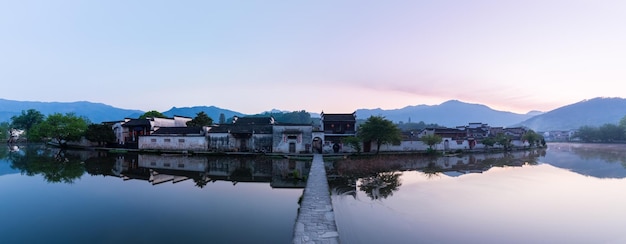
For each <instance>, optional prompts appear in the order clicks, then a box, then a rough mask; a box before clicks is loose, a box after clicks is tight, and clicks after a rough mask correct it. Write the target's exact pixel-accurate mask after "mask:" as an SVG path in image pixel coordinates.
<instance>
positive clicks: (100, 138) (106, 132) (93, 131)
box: [85, 124, 115, 145]
mask: <svg viewBox="0 0 626 244" xmlns="http://www.w3.org/2000/svg"><path fill="white" fill-rule="evenodd" d="M85 138H86V139H87V140H90V141H92V142H97V143H98V145H103V144H106V143H112V142H115V133H113V129H111V126H108V125H104V124H90V125H89V126H87V130H86V131H85Z"/></svg>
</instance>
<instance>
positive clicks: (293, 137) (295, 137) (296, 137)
mask: <svg viewBox="0 0 626 244" xmlns="http://www.w3.org/2000/svg"><path fill="white" fill-rule="evenodd" d="M287 139H289V140H295V139H298V136H287Z"/></svg>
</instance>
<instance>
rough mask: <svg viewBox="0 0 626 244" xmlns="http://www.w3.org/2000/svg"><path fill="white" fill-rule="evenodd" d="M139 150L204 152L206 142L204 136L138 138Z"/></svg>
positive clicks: (206, 146) (206, 145)
mask: <svg viewBox="0 0 626 244" xmlns="http://www.w3.org/2000/svg"><path fill="white" fill-rule="evenodd" d="M138 146H139V149H156V150H181V151H182V150H193V151H206V150H207V149H208V141H207V140H206V138H205V137H204V136H176V135H167V136H166V135H159V136H139V141H138Z"/></svg>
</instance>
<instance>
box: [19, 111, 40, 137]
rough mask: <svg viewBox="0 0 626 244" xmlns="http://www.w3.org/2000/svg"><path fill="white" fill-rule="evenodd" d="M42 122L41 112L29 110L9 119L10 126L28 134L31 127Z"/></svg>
mask: <svg viewBox="0 0 626 244" xmlns="http://www.w3.org/2000/svg"><path fill="white" fill-rule="evenodd" d="M43 120H44V115H43V114H42V113H41V112H39V111H37V110H35V109H29V110H27V111H24V110H22V114H21V115H16V116H13V117H11V124H12V126H13V127H14V128H17V129H22V130H25V131H26V133H28V131H30V129H31V128H32V127H33V126H35V125H36V124H39V123H41V122H43Z"/></svg>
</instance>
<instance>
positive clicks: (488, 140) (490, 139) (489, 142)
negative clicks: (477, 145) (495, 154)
mask: <svg viewBox="0 0 626 244" xmlns="http://www.w3.org/2000/svg"><path fill="white" fill-rule="evenodd" d="M481 143H482V144H483V145H485V148H487V149H489V147H493V145H496V139H495V138H493V137H487V138H485V139H483V140H482V141H481Z"/></svg>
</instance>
